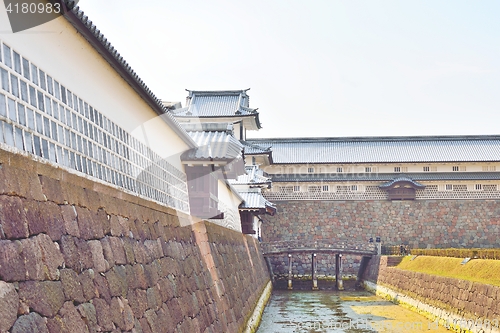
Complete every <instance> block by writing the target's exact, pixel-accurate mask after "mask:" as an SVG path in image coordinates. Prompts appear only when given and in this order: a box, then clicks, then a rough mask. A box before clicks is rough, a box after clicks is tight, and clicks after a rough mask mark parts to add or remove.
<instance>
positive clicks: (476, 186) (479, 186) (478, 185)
mask: <svg viewBox="0 0 500 333" xmlns="http://www.w3.org/2000/svg"><path fill="white" fill-rule="evenodd" d="M474 187H475V189H476V191H481V190H482V189H483V185H482V184H476V185H475V186H474Z"/></svg>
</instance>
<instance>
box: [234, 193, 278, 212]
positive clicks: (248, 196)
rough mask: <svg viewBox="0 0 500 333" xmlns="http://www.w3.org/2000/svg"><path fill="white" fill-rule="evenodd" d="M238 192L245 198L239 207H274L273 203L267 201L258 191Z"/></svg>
mask: <svg viewBox="0 0 500 333" xmlns="http://www.w3.org/2000/svg"><path fill="white" fill-rule="evenodd" d="M239 194H240V196H241V197H242V198H243V200H245V201H244V202H243V203H242V204H241V206H240V208H246V209H265V208H266V207H273V208H274V207H275V206H274V204H273V203H271V202H270V201H267V200H266V198H264V197H263V196H262V194H261V193H259V192H239Z"/></svg>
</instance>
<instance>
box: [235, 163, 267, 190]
mask: <svg viewBox="0 0 500 333" xmlns="http://www.w3.org/2000/svg"><path fill="white" fill-rule="evenodd" d="M245 172H246V173H245V174H244V175H240V176H238V178H237V179H230V180H229V182H230V183H231V184H233V185H258V184H270V183H271V179H270V178H269V177H266V176H264V171H263V170H262V169H260V168H259V166H258V165H247V166H245Z"/></svg>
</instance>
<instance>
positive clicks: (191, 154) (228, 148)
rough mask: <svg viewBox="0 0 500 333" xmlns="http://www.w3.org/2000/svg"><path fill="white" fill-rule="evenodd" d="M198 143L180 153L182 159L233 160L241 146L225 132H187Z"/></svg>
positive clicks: (238, 153)
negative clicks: (195, 146)
mask: <svg viewBox="0 0 500 333" xmlns="http://www.w3.org/2000/svg"><path fill="white" fill-rule="evenodd" d="M188 133H189V135H190V136H191V137H192V138H193V140H194V141H195V142H196V144H198V147H197V148H193V149H190V150H188V151H187V152H185V153H183V154H182V159H183V160H184V161H191V160H208V159H214V160H233V159H236V158H239V157H240V156H241V152H242V150H243V147H242V145H241V143H240V142H239V141H238V140H236V139H235V138H234V137H233V136H232V135H231V134H229V133H227V132H218V131H215V132H188Z"/></svg>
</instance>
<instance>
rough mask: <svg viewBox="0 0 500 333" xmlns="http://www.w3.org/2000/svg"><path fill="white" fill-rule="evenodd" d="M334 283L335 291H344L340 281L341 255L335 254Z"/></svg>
mask: <svg viewBox="0 0 500 333" xmlns="http://www.w3.org/2000/svg"><path fill="white" fill-rule="evenodd" d="M335 282H336V284H337V290H344V281H342V254H340V253H337V254H335Z"/></svg>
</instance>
